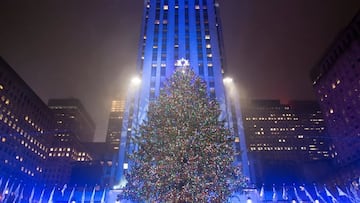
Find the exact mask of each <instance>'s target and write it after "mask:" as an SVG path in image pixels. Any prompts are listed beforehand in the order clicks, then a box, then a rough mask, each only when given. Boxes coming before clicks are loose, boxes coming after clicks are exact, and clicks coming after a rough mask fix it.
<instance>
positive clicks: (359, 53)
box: [311, 13, 360, 180]
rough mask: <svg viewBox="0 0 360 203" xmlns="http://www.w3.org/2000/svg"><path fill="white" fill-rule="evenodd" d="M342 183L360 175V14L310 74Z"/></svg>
mask: <svg viewBox="0 0 360 203" xmlns="http://www.w3.org/2000/svg"><path fill="white" fill-rule="evenodd" d="M311 79H312V81H313V87H314V89H315V91H316V94H317V97H318V100H319V102H320V105H321V108H322V110H323V112H324V115H325V120H326V123H327V127H328V130H329V133H330V135H331V137H332V141H333V145H332V147H333V149H334V153H333V154H332V156H333V157H334V159H335V165H336V166H337V167H338V168H339V169H340V170H341V171H342V172H340V174H343V175H341V176H337V177H341V178H342V179H343V180H348V179H352V178H354V177H358V176H359V175H360V125H359V123H360V14H359V13H358V14H357V15H356V16H355V17H354V19H353V20H352V22H351V23H350V25H349V26H348V27H347V28H346V29H344V30H343V31H342V32H341V33H340V34H339V35H338V37H337V38H336V39H335V41H334V42H333V44H332V45H331V46H330V48H329V49H328V50H327V52H326V53H325V54H324V56H323V58H322V59H321V60H320V62H319V63H318V64H317V65H316V66H315V67H314V68H313V70H312V72H311Z"/></svg>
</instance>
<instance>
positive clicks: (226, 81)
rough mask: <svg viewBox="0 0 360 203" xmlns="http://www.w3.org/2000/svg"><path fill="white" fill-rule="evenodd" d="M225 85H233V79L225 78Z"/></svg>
mask: <svg viewBox="0 0 360 203" xmlns="http://www.w3.org/2000/svg"><path fill="white" fill-rule="evenodd" d="M223 82H224V84H231V83H232V82H233V79H232V78H230V77H225V78H224V79H223Z"/></svg>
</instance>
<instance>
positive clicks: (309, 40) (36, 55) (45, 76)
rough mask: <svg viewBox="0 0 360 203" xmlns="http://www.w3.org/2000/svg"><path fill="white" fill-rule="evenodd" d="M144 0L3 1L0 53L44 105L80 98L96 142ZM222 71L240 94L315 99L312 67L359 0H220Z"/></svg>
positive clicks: (130, 71)
mask: <svg viewBox="0 0 360 203" xmlns="http://www.w3.org/2000/svg"><path fill="white" fill-rule="evenodd" d="M142 6H143V1H142V0H50V1H49V0H36V1H32V0H21V1H20V0H1V1H0V55H1V56H2V57H3V58H4V59H5V60H6V61H7V62H8V63H9V64H10V65H11V66H12V67H13V68H14V69H15V71H17V72H18V74H19V75H20V76H21V77H22V78H23V79H24V80H25V81H26V82H27V83H28V85H29V86H30V87H31V88H32V89H33V90H34V91H35V92H36V93H37V94H38V95H39V96H40V97H41V98H42V99H43V101H44V102H46V103H47V100H48V99H49V98H68V97H74V98H79V99H80V100H81V101H82V103H83V104H84V105H85V108H86V109H87V110H88V112H89V113H90V115H91V116H92V119H93V120H94V121H95V123H96V126H97V131H96V141H103V140H104V138H105V131H106V126H107V119H108V114H109V111H110V105H111V100H112V99H113V98H114V97H116V96H121V95H124V92H125V91H126V89H127V85H126V84H128V82H129V78H130V77H131V76H133V75H134V74H135V69H136V57H137V48H138V39H139V36H140V26H141V17H142V9H143V8H142ZM220 6H221V10H220V11H221V18H222V24H223V34H224V43H225V49H226V50H225V53H226V59H227V70H228V74H229V75H230V76H232V77H233V78H234V80H235V83H236V85H237V86H238V89H239V90H240V93H241V96H242V97H244V98H254V99H281V100H282V101H288V100H290V99H314V98H315V97H314V93H313V91H312V88H311V81H310V79H309V71H310V69H311V68H312V67H313V66H314V65H315V64H316V63H317V62H318V61H319V60H320V58H321V56H322V55H323V54H324V51H325V50H326V49H327V48H328V47H329V45H330V44H331V42H332V41H333V39H334V38H335V37H336V35H337V34H338V33H339V32H340V31H341V29H343V28H344V27H345V26H346V25H347V24H348V23H349V22H350V20H351V19H352V17H353V16H354V15H355V13H356V12H357V11H358V10H359V9H360V1H358V0H336V1H335V0H272V1H268V0H222V1H220Z"/></svg>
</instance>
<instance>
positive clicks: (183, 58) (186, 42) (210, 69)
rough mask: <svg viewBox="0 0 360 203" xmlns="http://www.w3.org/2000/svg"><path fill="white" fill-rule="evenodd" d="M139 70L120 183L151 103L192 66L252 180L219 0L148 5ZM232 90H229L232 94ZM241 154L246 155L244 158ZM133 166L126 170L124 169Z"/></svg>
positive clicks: (161, 0) (159, 0) (150, 0)
mask: <svg viewBox="0 0 360 203" xmlns="http://www.w3.org/2000/svg"><path fill="white" fill-rule="evenodd" d="M144 5H145V6H144V13H143V23H142V25H143V26H142V30H141V37H140V47H139V54H138V66H137V71H138V74H139V76H141V85H139V86H137V87H132V88H129V92H128V96H127V100H126V108H125V112H124V119H123V126H122V133H121V139H120V146H119V166H118V168H117V173H118V174H117V180H116V181H117V182H120V181H123V180H124V176H123V175H124V172H125V170H131V163H129V162H128V156H127V154H129V153H131V152H132V150H134V147H135V146H133V145H132V143H131V136H132V135H134V133H135V131H134V129H136V128H137V127H138V125H139V123H140V122H142V121H144V120H146V112H147V108H148V104H149V102H150V101H153V100H155V99H156V98H157V96H158V95H159V94H160V90H161V88H162V87H163V85H164V82H165V81H166V79H167V78H168V77H169V76H170V75H171V74H172V73H173V72H174V69H175V68H177V66H176V65H175V64H178V65H181V66H183V65H186V66H187V65H188V66H189V67H191V68H192V69H193V70H194V72H195V73H196V74H197V75H198V76H199V77H201V78H202V79H203V80H204V81H205V82H206V83H207V84H208V85H207V87H208V94H209V96H210V97H211V98H213V99H216V100H217V101H218V102H219V104H220V108H221V109H222V114H221V115H220V118H219V119H225V120H226V121H227V126H228V127H229V128H230V129H231V130H232V132H233V133H234V134H235V137H238V141H239V142H234V147H235V149H236V154H237V157H236V158H235V159H236V161H237V162H239V163H242V166H243V173H244V174H245V175H246V176H248V175H249V170H248V164H247V163H248V160H247V154H246V146H245V138H244V133H243V126H242V116H241V113H240V107H239V103H238V102H235V101H236V100H235V99H234V97H233V95H230V94H228V92H229V91H230V89H231V88H232V87H231V85H230V86H229V87H225V86H224V83H223V73H224V70H225V67H224V61H223V60H224V59H223V45H222V41H221V40H222V39H221V38H222V35H221V26H220V22H219V19H220V18H219V10H218V3H217V2H215V1H214V0H174V1H169V0H145V1H144ZM228 88H230V89H228ZM241 151H242V153H240V152H241ZM125 163H128V167H127V169H124V167H123V166H124V164H125Z"/></svg>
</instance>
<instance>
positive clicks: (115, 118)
mask: <svg viewBox="0 0 360 203" xmlns="http://www.w3.org/2000/svg"><path fill="white" fill-rule="evenodd" d="M124 111H125V100H120V99H119V100H113V101H112V102H111V111H110V116H109V123H108V129H107V133H106V143H108V144H109V145H110V146H111V149H112V150H114V151H115V153H118V151H119V144H120V135H121V128H122V120H123V114H124Z"/></svg>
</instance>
